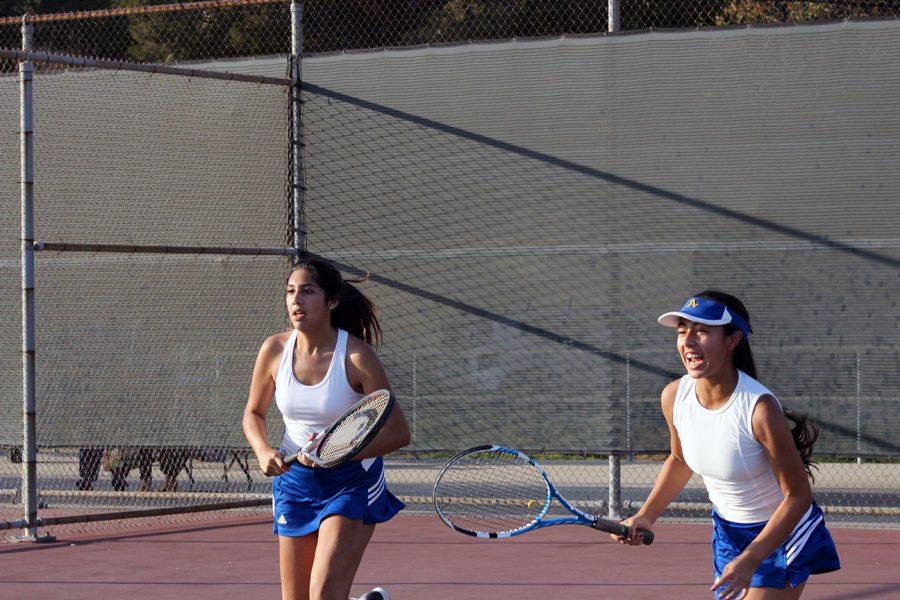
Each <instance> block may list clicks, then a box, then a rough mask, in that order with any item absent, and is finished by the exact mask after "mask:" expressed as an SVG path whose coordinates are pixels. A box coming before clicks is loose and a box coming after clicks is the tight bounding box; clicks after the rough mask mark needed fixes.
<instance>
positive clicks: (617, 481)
mask: <svg viewBox="0 0 900 600" xmlns="http://www.w3.org/2000/svg"><path fill="white" fill-rule="evenodd" d="M621 474H622V473H621V464H620V459H619V457H618V456H617V455H615V454H610V455H609V511H608V512H609V515H608V516H609V518H610V519H619V518H620V515H621V514H622V482H621Z"/></svg>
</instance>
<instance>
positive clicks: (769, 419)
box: [716, 395, 812, 587]
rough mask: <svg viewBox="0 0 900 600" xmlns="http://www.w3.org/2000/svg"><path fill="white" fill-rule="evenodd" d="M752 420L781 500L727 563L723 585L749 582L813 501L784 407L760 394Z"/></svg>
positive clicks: (748, 583) (720, 581)
mask: <svg viewBox="0 0 900 600" xmlns="http://www.w3.org/2000/svg"><path fill="white" fill-rule="evenodd" d="M752 423H753V435H754V436H755V437H756V440H757V441H758V442H759V443H760V444H761V445H762V447H763V448H764V449H765V451H766V454H768V456H769V464H770V465H771V466H772V471H773V473H774V474H775V478H776V479H777V480H778V485H779V487H781V491H782V493H783V494H784V500H782V501H781V504H779V505H778V508H776V509H775V512H774V513H772V517H771V518H770V519H769V522H768V523H767V524H766V526H765V527H763V530H762V531H761V532H759V535H757V536H756V539H754V540H753V541H752V542H750V545H749V546H747V548H746V549H745V550H744V551H743V552H742V553H741V554H740V556H738V557H737V558H736V559H734V560H733V561H731V562H730V563H728V565H727V566H726V567H725V569H724V570H723V571H722V576H721V577H720V579H719V584H718V585H717V586H716V587H719V586H722V585H725V582H726V581H727V582H731V585H735V586H743V587H747V586H749V585H750V578H751V577H752V576H753V572H754V571H756V568H757V567H758V566H759V564H760V563H761V562H762V561H763V559H765V558H766V557H767V556H768V555H770V554H771V553H772V552H774V551H775V549H776V548H777V547H778V546H780V545H781V544H783V543H784V541H785V540H786V539H787V538H788V536H789V535H790V534H791V531H793V530H794V527H796V526H797V523H798V522H799V521H800V518H801V517H803V513H805V512H806V511H807V509H808V508H809V506H810V504H811V503H812V489H811V487H810V485H809V479H808V478H807V476H806V471H805V469H804V467H803V460H802V459H801V458H800V453H799V452H798V451H797V447H796V446H795V445H794V438H793V437H792V436H791V429H790V426H789V425H788V421H787V419H786V418H785V416H784V411H782V409H781V407H780V406H778V403H777V402H776V401H775V399H774V398H773V397H772V396H768V395H767V396H763V397H762V398H760V399H759V401H758V402H757V403H756V407H755V408H754V410H753V417H752Z"/></svg>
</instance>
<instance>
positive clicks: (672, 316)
mask: <svg viewBox="0 0 900 600" xmlns="http://www.w3.org/2000/svg"><path fill="white" fill-rule="evenodd" d="M679 319H685V320H686V321H693V322H694V323H703V324H705V325H728V324H729V323H730V324H731V325H734V326H735V327H737V328H738V329H740V330H741V331H743V332H744V337H745V338H746V337H747V336H748V335H750V332H751V331H752V329H750V326H749V325H748V324H747V322H746V321H745V320H744V319H743V317H741V315H739V314H737V313H736V312H733V311H731V310H729V309H728V307H727V306H725V305H724V304H722V303H721V302H716V301H715V300H707V299H706V298H689V299H688V301H687V302H685V303H684V306H682V307H681V309H680V310H676V311H672V312H667V313H666V314H664V315H662V316H660V317H659V319H658V320H659V323H660V325H665V326H666V327H678V320H679Z"/></svg>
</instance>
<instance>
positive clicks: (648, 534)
mask: <svg viewBox="0 0 900 600" xmlns="http://www.w3.org/2000/svg"><path fill="white" fill-rule="evenodd" d="M635 533H637V534H638V535H640V536H641V543H642V544H644V545H645V546H649V545H650V544H652V543H653V538H654V535H653V532H652V531H650V530H648V529H638V530H637V531H636V532H635Z"/></svg>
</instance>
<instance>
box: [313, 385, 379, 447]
mask: <svg viewBox="0 0 900 600" xmlns="http://www.w3.org/2000/svg"><path fill="white" fill-rule="evenodd" d="M389 405H390V394H387V393H385V394H376V395H373V396H370V397H369V398H368V399H367V401H366V402H363V403H362V404H360V405H359V406H357V407H356V409H355V410H354V411H353V412H351V413H349V414H347V415H346V416H345V417H344V418H343V419H342V420H341V422H340V423H336V424H335V426H334V428H333V429H331V431H329V432H328V433H327V434H326V435H325V436H324V437H323V438H322V441H321V442H320V443H319V446H318V448H317V450H316V455H317V456H318V457H319V459H320V460H322V461H323V462H325V463H328V462H330V461H336V460H340V459H342V458H343V457H345V456H346V455H347V454H348V453H352V452H354V451H355V450H356V449H357V448H358V446H359V445H360V444H361V443H362V442H363V441H365V439H366V438H367V437H368V435H369V434H370V433H371V431H372V427H373V425H375V424H376V423H377V422H378V421H379V419H380V418H381V415H382V414H384V412H385V410H387V408H388V406H389Z"/></svg>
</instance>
